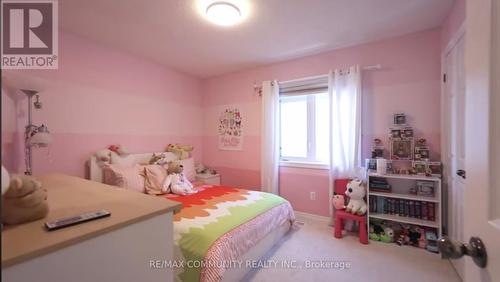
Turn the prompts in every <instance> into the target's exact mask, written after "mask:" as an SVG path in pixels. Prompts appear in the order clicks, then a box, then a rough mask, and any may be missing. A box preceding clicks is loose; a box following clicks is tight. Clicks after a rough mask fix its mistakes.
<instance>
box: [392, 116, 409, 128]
mask: <svg viewBox="0 0 500 282" xmlns="http://www.w3.org/2000/svg"><path fill="white" fill-rule="evenodd" d="M394 125H398V126H404V125H406V115H405V114H403V113H399V114H394Z"/></svg>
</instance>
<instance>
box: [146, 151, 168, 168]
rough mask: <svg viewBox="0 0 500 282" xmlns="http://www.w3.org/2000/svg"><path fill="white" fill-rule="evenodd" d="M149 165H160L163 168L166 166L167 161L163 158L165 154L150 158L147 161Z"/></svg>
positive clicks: (154, 155)
mask: <svg viewBox="0 0 500 282" xmlns="http://www.w3.org/2000/svg"><path fill="white" fill-rule="evenodd" d="M149 164H150V165H153V164H154V165H161V166H165V165H167V164H168V161H167V159H166V158H165V154H155V153H153V155H152V156H151V159H149Z"/></svg>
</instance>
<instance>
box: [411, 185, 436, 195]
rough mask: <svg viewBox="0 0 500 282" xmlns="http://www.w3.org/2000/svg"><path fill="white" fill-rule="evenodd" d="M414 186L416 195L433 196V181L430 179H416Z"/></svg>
mask: <svg viewBox="0 0 500 282" xmlns="http://www.w3.org/2000/svg"><path fill="white" fill-rule="evenodd" d="M415 188H416V189H415V190H416V192H417V195H418V196H424V197H434V182H432V181H417V182H416V187H415Z"/></svg>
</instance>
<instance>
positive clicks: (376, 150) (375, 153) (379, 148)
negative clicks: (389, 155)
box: [372, 138, 384, 159]
mask: <svg viewBox="0 0 500 282" xmlns="http://www.w3.org/2000/svg"><path fill="white" fill-rule="evenodd" d="M383 157H384V146H383V145H382V140H380V139H379V138H375V139H373V145H372V159H377V158H383Z"/></svg>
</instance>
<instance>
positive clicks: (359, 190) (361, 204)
mask: <svg viewBox="0 0 500 282" xmlns="http://www.w3.org/2000/svg"><path fill="white" fill-rule="evenodd" d="M345 195H346V196H347V197H349V203H348V204H347V207H346V211H347V212H350V213H353V214H358V215H363V214H365V213H366V202H365V200H364V197H365V195H366V190H365V186H364V185H363V181H362V180H360V179H354V180H352V181H351V182H349V183H348V184H347V189H346V191H345Z"/></svg>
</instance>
